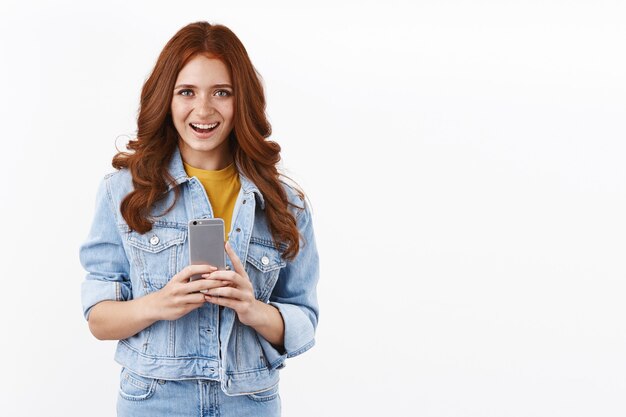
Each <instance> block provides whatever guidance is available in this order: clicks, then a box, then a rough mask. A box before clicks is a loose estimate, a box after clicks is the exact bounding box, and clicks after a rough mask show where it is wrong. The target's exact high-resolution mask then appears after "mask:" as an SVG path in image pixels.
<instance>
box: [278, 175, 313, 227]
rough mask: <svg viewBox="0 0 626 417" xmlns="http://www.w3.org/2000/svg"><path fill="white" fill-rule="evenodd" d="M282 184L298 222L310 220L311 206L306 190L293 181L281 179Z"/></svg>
mask: <svg viewBox="0 0 626 417" xmlns="http://www.w3.org/2000/svg"><path fill="white" fill-rule="evenodd" d="M280 184H281V185H282V187H283V189H284V190H285V193H286V194H287V201H288V203H289V207H288V209H289V211H290V212H291V213H292V214H293V216H294V217H295V219H296V222H300V221H302V220H308V218H309V217H310V207H309V204H308V202H307V199H306V196H305V194H304V191H303V190H302V189H301V188H300V186H298V185H297V184H295V183H294V182H292V181H286V180H285V179H281V180H280Z"/></svg>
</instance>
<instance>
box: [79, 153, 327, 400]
mask: <svg viewBox="0 0 626 417" xmlns="http://www.w3.org/2000/svg"><path fill="white" fill-rule="evenodd" d="M169 172H170V174H171V175H172V177H173V178H174V179H175V183H176V184H177V186H178V188H179V190H180V196H179V198H178V200H177V201H176V203H175V204H174V206H173V208H172V209H171V210H170V211H167V209H168V208H169V207H170V206H171V204H172V201H173V199H174V189H173V186H170V188H169V190H168V192H167V193H166V195H165V197H164V198H163V199H162V200H160V201H159V202H158V203H157V204H156V206H155V207H154V211H153V212H152V215H153V216H154V217H153V218H154V219H155V221H154V227H153V228H152V230H151V231H149V232H147V233H145V234H140V233H137V232H135V231H133V230H131V229H130V228H129V226H128V225H127V224H126V222H125V221H124V219H123V217H122V216H121V213H120V210H119V207H120V204H121V202H122V200H123V199H124V197H125V196H126V195H127V194H128V193H129V192H130V191H131V190H132V189H133V185H132V177H131V175H130V172H129V171H128V170H126V169H123V170H120V171H117V172H114V173H112V174H109V175H107V176H106V177H105V178H104V180H103V181H102V183H101V184H100V188H99V190H98V194H97V198H96V210H95V218H94V221H93V224H92V227H91V231H90V232H89V235H88V238H87V240H86V241H85V243H84V244H83V245H82V246H81V248H80V260H81V263H82V265H83V267H84V268H85V270H86V271H87V276H86V279H85V281H83V284H82V291H81V293H82V303H83V312H84V315H85V318H86V319H88V318H89V312H90V310H91V308H92V307H93V306H94V305H95V304H97V303H99V302H100V301H104V300H118V301H124V300H130V299H133V298H139V297H142V296H144V295H146V294H149V293H150V292H153V291H157V290H159V289H160V288H163V286H165V284H167V282H168V281H169V280H170V278H171V277H172V276H173V275H175V274H176V273H177V272H178V271H180V270H181V269H182V268H184V267H185V266H186V265H187V264H188V263H189V262H188V261H189V244H188V239H187V224H188V221H189V220H190V219H194V218H210V217H213V212H212V209H211V205H210V203H209V201H208V198H207V196H206V193H205V191H204V188H203V187H202V184H201V183H200V181H198V179H197V178H195V177H194V178H189V177H188V176H187V174H186V173H185V170H184V168H183V164H182V160H181V156H180V153H179V151H178V150H176V151H175V152H174V155H173V157H172V159H171V162H170V164H169ZM240 181H241V190H240V192H239V195H238V197H237V202H236V205H235V209H234V211H233V219H232V229H231V230H230V232H229V234H228V240H229V241H230V244H231V245H232V247H233V249H234V250H235V252H236V253H237V255H238V256H239V258H240V259H241V260H242V263H244V265H245V269H246V272H247V273H248V276H249V277H250V281H251V282H252V285H253V287H254V293H255V296H256V298H257V299H258V300H261V301H264V302H267V303H270V304H271V305H273V306H274V307H276V308H277V309H278V310H279V311H280V313H281V315H282V318H283V321H284V323H285V340H284V351H278V350H276V348H274V347H273V346H272V345H271V344H270V343H269V342H268V341H267V340H265V339H264V338H263V337H262V336H261V335H259V334H258V333H257V332H256V331H255V330H254V329H253V328H251V327H249V326H246V325H244V324H242V323H241V322H239V320H238V319H237V315H236V313H235V312H234V310H232V309H229V308H219V306H216V305H214V304H210V303H206V304H205V305H204V306H202V307H200V308H199V309H196V310H194V311H192V312H190V313H189V314H187V315H185V316H183V317H181V318H179V319H178V320H172V321H168V320H162V321H157V322H155V323H154V324H152V325H151V326H149V327H147V328H146V329H144V330H142V331H140V332H139V333H137V334H136V335H134V336H131V337H129V338H127V339H124V340H120V341H119V342H118V345H117V349H116V353H115V360H116V361H117V362H118V363H120V364H121V365H123V366H124V367H126V368H128V369H130V370H132V371H134V372H136V373H137V374H139V375H143V376H146V377H152V378H155V379H170V380H182V379H213V380H219V381H221V386H222V390H223V391H224V392H225V393H226V394H228V395H239V394H248V393H254V392H261V391H264V390H267V389H269V388H271V387H273V386H274V385H276V384H277V383H278V379H279V375H278V374H279V372H278V370H279V369H280V368H282V367H283V366H284V361H285V358H289V357H293V356H296V355H299V354H300V353H303V352H305V351H306V350H308V349H309V348H311V347H312V346H313V344H314V334H315V328H316V326H317V320H318V304H317V295H316V285H317V280H318V272H319V264H318V255H317V249H316V246H315V238H314V235H313V225H312V221H311V214H310V211H309V209H308V207H307V206H306V205H305V202H304V201H302V200H301V199H300V197H299V196H298V194H296V193H295V192H294V190H293V189H292V188H290V187H289V186H287V185H285V190H286V192H287V195H288V197H289V201H290V202H291V203H293V204H294V205H295V206H297V207H292V208H290V210H292V213H293V214H294V216H295V217H296V221H297V226H298V229H299V231H300V234H301V245H300V252H299V253H298V255H297V256H296V257H295V258H294V259H293V260H289V261H288V260H285V259H283V258H282V257H281V254H280V252H279V251H278V250H277V249H276V248H275V245H274V242H273V239H272V235H271V233H270V231H269V227H268V222H267V216H266V214H265V203H264V200H263V196H262V195H261V193H260V192H259V190H258V188H257V187H256V186H255V185H254V184H253V183H252V182H251V181H250V180H248V179H247V178H245V177H244V176H243V175H240ZM163 213H165V214H163ZM226 258H227V265H228V267H229V268H233V266H232V263H231V262H230V260H229V259H228V257H226ZM244 260H245V261H244Z"/></svg>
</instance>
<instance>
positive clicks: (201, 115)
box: [171, 55, 235, 170]
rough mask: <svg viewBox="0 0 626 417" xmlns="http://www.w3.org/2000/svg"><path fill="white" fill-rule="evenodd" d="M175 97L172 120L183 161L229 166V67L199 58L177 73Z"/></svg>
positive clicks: (198, 165) (231, 102)
mask: <svg viewBox="0 0 626 417" xmlns="http://www.w3.org/2000/svg"><path fill="white" fill-rule="evenodd" d="M174 85H175V87H174V95H173V97H172V105H171V111H172V120H173V121H174V126H175V127H176V130H177V131H178V147H179V149H180V153H181V156H182V158H183V161H185V162H186V163H187V164H189V165H191V166H193V167H195V168H201V169H207V170H216V169H222V168H225V167H226V166H228V165H229V164H230V163H231V161H232V157H231V155H230V149H229V146H228V136H229V135H230V132H231V131H232V129H233V122H234V115H235V98H234V96H233V87H232V82H231V79H230V73H229V71H228V68H226V65H225V64H224V63H223V62H222V61H220V60H219V59H216V58H208V57H206V56H204V55H196V56H195V57H193V58H192V59H191V60H190V61H189V62H187V64H186V65H185V66H184V67H183V69H182V70H180V72H179V73H178V78H176V83H175V84H174Z"/></svg>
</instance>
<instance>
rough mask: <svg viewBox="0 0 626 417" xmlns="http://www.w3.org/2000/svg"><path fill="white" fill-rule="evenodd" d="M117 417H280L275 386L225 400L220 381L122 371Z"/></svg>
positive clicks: (228, 397) (276, 387) (226, 397)
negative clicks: (182, 378)
mask: <svg viewBox="0 0 626 417" xmlns="http://www.w3.org/2000/svg"><path fill="white" fill-rule="evenodd" d="M117 415H118V417H126V416H132V417H143V416H149V417H155V416H181V417H182V416H190V417H191V416H194V417H209V416H220V417H231V416H232V417H235V416H236V417H246V416H255V417H265V416H268V417H269V416H280V396H279V394H278V385H276V386H274V387H273V388H270V389H269V390H267V391H263V392H260V393H256V394H244V395H238V396H227V395H226V394H224V392H223V391H222V389H221V388H220V383H219V381H212V380H207V379H194V380H185V381H169V380H163V379H153V378H146V377H143V376H139V375H137V374H135V373H134V372H132V371H130V370H128V369H126V368H122V373H121V375H120V390H119V396H118V401H117Z"/></svg>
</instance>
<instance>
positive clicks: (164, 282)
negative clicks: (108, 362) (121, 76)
mask: <svg viewBox="0 0 626 417" xmlns="http://www.w3.org/2000/svg"><path fill="white" fill-rule="evenodd" d="M137 124H138V130H137V139H136V140H133V141H131V142H130V143H129V145H128V148H129V152H120V153H118V154H117V155H116V156H115V157H114V158H113V166H114V167H115V168H116V169H117V171H116V172H114V173H112V174H109V175H108V176H106V177H105V179H104V180H103V182H102V184H101V185H100V189H99V192H98V197H97V205H96V213H95V219H94V222H93V225H92V228H91V231H90V234H89V237H88V239H87V241H86V242H85V243H84V244H83V246H82V247H81V250H80V257H81V262H82V264H83V266H84V268H85V269H86V270H87V272H88V274H87V277H86V280H85V281H84V283H83V286H82V300H83V308H84V314H85V318H86V319H87V320H88V322H89V328H90V330H91V332H92V333H93V334H94V336H96V337H97V338H98V339H107V340H119V343H118V346H117V350H116V354H115V359H116V361H117V362H119V363H120V364H121V365H122V366H123V368H122V373H121V383H120V392H119V398H118V405H117V408H118V415H129V416H130V415H132V416H142V415H146V416H147V415H150V416H155V415H166V413H170V415H198V416H203V415H205V413H210V412H216V413H217V414H219V415H222V416H231V415H232V416H235V415H236V416H245V415H251V416H252V415H254V416H270V415H272V416H273V415H280V398H279V396H278V380H279V375H278V373H279V372H278V370H279V369H280V368H282V367H283V366H284V361H285V359H286V358H288V357H293V356H296V355H299V354H300V353H303V352H304V351H306V350H308V349H309V348H310V347H312V346H313V344H314V333H315V328H316V326H317V319H318V305H317V297H316V284H317V279H318V256H317V250H316V247H315V240H314V235H313V228H312V221H311V215H310V212H309V209H308V207H307V206H306V204H305V201H304V196H303V194H302V192H301V191H299V190H297V189H295V188H294V187H292V186H290V185H287V184H285V183H284V182H283V181H282V178H281V176H280V175H279V173H278V171H277V169H276V164H277V163H278V161H279V160H280V155H279V152H280V147H279V145H278V144H277V143H275V142H272V141H269V140H267V137H268V136H269V135H270V133H271V129H270V124H269V123H268V121H267V118H266V116H265V97H264V94H263V88H262V86H261V83H260V80H259V77H258V75H257V73H256V72H255V70H254V67H253V66H252V63H251V62H250V59H249V57H248V55H247V52H246V50H245V48H244V47H243V45H242V44H241V42H240V41H239V39H238V38H237V37H236V36H235V35H234V34H233V33H232V32H231V31H230V30H229V29H228V28H226V27H224V26H220V25H210V24H208V23H206V22H198V23H193V24H190V25H188V26H186V27H184V28H182V29H181V30H180V31H179V32H178V33H177V34H176V35H175V36H174V37H173V38H172V39H171V40H170V41H169V42H168V43H167V45H166V46H165V48H164V49H163V51H162V52H161V54H160V56H159V59H158V61H157V63H156V65H155V68H154V70H153V72H152V74H151V75H150V77H149V78H148V79H147V80H146V82H145V84H144V86H143V90H142V94H141V103H140V111H139V116H138V123H137ZM211 217H216V218H222V219H224V223H225V225H226V228H225V230H226V233H227V237H226V238H227V241H228V242H227V243H226V245H225V251H226V254H227V255H228V256H227V267H226V269H224V270H217V269H216V268H215V267H213V266H211V265H193V266H191V265H188V263H189V262H188V260H189V245H188V238H187V232H188V230H187V224H188V221H189V220H190V219H198V218H211ZM195 274H202V277H203V278H205V279H200V280H195V281H190V279H189V278H190V277H191V276H192V275H195Z"/></svg>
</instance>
